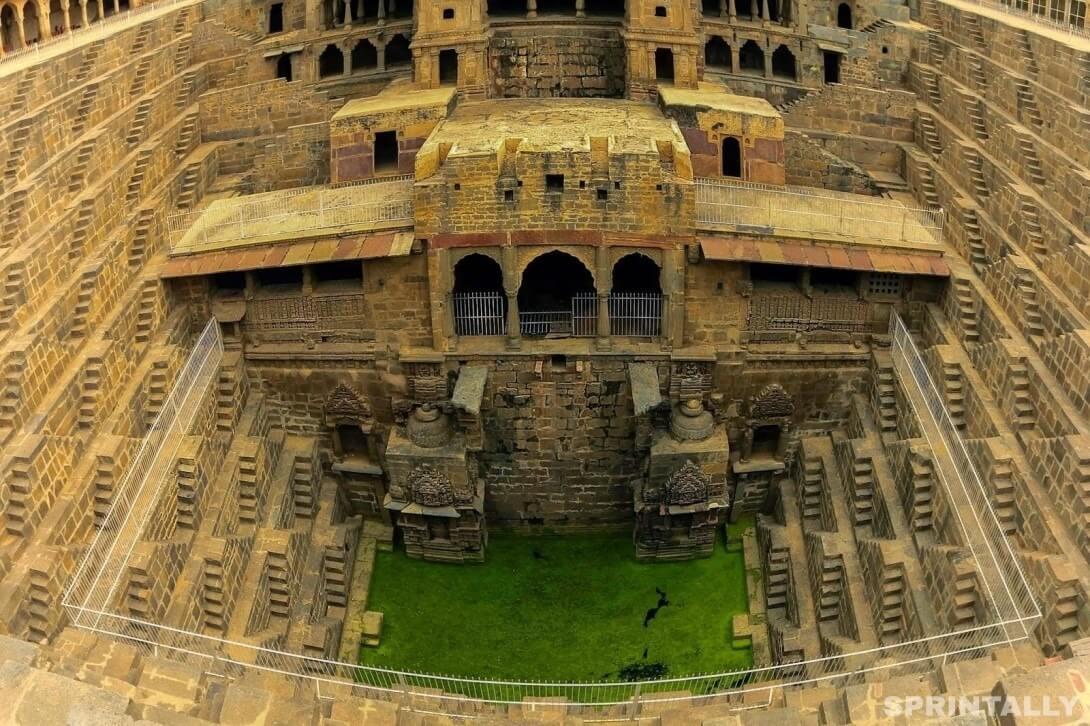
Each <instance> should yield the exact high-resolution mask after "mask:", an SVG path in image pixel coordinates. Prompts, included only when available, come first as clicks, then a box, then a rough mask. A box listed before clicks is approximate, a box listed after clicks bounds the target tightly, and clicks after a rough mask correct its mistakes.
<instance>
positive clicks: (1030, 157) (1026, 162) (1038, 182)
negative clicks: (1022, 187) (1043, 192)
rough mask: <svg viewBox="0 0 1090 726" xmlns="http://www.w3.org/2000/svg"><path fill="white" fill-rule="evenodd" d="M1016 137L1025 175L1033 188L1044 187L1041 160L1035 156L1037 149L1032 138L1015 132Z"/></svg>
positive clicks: (1027, 134) (1026, 134) (1044, 181)
mask: <svg viewBox="0 0 1090 726" xmlns="http://www.w3.org/2000/svg"><path fill="white" fill-rule="evenodd" d="M1016 133H1017V135H1018V151H1019V152H1020V153H1021V156H1022V164H1023V166H1024V168H1025V170H1026V175H1027V176H1028V177H1029V180H1030V181H1031V182H1032V183H1033V185H1034V186H1035V187H1038V188H1041V187H1044V186H1045V183H1046V180H1045V173H1044V171H1043V170H1042V169H1041V159H1040V157H1038V156H1037V147H1036V144H1035V143H1034V141H1033V137H1032V136H1031V135H1030V134H1029V133H1024V132H1016Z"/></svg>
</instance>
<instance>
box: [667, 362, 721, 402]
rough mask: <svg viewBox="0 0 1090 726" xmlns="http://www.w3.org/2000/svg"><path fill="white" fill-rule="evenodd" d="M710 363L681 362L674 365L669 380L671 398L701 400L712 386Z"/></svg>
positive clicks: (711, 364)
mask: <svg viewBox="0 0 1090 726" xmlns="http://www.w3.org/2000/svg"><path fill="white" fill-rule="evenodd" d="M712 366H713V363H712V362H711V361H681V362H678V363H675V364H674V371H673V375H672V376H671V378H670V388H671V389H672V390H671V394H672V396H673V397H675V398H677V399H679V400H682V401H684V400H687V399H690V398H703V397H704V394H705V393H706V392H707V391H708V390H710V389H711V386H712Z"/></svg>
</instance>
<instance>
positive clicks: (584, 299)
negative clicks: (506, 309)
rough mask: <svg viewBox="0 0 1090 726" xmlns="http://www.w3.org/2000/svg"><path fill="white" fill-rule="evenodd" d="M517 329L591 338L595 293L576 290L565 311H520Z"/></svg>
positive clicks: (595, 329)
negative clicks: (577, 291)
mask: <svg viewBox="0 0 1090 726" xmlns="http://www.w3.org/2000/svg"><path fill="white" fill-rule="evenodd" d="M519 332H520V333H521V334H522V335H525V336H529V337H544V336H547V335H551V336H557V337H572V338H592V337H594V336H595V335H597V334H598V296H597V295H596V294H594V293H593V292H587V293H577V294H576V295H573V296H572V299H571V306H570V307H569V309H567V310H530V311H523V310H520V311H519Z"/></svg>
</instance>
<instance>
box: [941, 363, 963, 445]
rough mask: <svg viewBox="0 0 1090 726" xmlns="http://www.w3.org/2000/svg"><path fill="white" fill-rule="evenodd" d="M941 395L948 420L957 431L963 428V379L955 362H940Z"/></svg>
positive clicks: (959, 367)
mask: <svg viewBox="0 0 1090 726" xmlns="http://www.w3.org/2000/svg"><path fill="white" fill-rule="evenodd" d="M941 385H942V395H943V398H944V399H945V401H946V410H947V412H948V413H949V414H950V420H951V421H953V423H954V426H956V427H957V429H958V430H959V431H963V430H964V429H965V380H964V377H963V376H962V373H961V366H960V365H958V364H957V363H945V362H944V363H943V364H942V384H941Z"/></svg>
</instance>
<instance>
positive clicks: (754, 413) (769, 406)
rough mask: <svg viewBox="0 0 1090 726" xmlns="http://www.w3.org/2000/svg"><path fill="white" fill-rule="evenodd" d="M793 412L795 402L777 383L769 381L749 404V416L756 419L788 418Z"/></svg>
mask: <svg viewBox="0 0 1090 726" xmlns="http://www.w3.org/2000/svg"><path fill="white" fill-rule="evenodd" d="M794 413H795V402H794V400H792V398H791V396H790V395H789V394H788V393H787V391H785V390H784V389H783V386H781V385H780V384H779V383H770V384H768V385H767V386H765V387H764V389H763V390H762V391H761V392H760V393H759V394H758V395H757V397H756V398H754V399H753V402H752V403H751V404H750V414H749V416H750V418H751V419H754V420H758V421H765V420H769V419H780V418H789V417H790V416H791V415H792V414H794Z"/></svg>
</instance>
